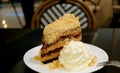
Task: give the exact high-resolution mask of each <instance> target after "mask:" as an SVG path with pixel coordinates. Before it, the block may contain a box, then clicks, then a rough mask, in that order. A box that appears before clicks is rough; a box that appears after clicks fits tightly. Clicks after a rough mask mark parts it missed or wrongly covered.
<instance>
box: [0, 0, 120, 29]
mask: <svg viewBox="0 0 120 73" xmlns="http://www.w3.org/2000/svg"><path fill="white" fill-rule="evenodd" d="M34 1H35V3H34V10H35V9H36V8H37V7H38V6H39V5H40V2H41V1H44V0H34ZM81 1H84V2H85V3H86V5H88V7H89V8H90V9H91V10H92V11H93V12H94V15H95V17H96V20H97V26H98V27H104V28H105V27H112V28H115V27H120V6H119V5H120V1H119V0H81ZM28 2H29V1H28ZM25 25H26V23H25V18H24V13H23V10H22V6H21V3H20V1H19V0H0V28H24V27H25Z"/></svg>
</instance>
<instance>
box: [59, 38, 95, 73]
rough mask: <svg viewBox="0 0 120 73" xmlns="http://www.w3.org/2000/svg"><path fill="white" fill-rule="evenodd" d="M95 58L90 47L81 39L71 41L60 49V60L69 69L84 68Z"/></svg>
mask: <svg viewBox="0 0 120 73" xmlns="http://www.w3.org/2000/svg"><path fill="white" fill-rule="evenodd" d="M92 59H93V55H92V53H91V51H90V49H89V48H88V47H87V46H86V45H85V44H84V43H83V42H80V41H73V40H72V41H70V42H69V44H67V45H65V46H64V47H63V49H62V50H61V51H60V56H59V59H58V60H59V61H60V63H61V64H62V65H63V66H64V67H65V69H67V70H69V71H77V70H84V69H86V68H88V67H89V64H90V63H91V61H92Z"/></svg>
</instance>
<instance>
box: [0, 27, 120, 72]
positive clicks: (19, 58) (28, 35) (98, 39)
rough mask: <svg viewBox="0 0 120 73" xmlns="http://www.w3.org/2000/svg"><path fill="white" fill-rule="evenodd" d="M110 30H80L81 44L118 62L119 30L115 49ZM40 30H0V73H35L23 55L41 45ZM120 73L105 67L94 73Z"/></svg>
mask: <svg viewBox="0 0 120 73" xmlns="http://www.w3.org/2000/svg"><path fill="white" fill-rule="evenodd" d="M113 30H114V29H112V28H102V29H98V30H82V36H83V40H82V41H83V42H85V43H89V44H93V45H96V46H98V47H100V48H102V49H103V50H105V51H106V52H107V53H108V55H109V59H110V60H118V61H120V29H118V39H117V43H116V47H114V48H112V36H113ZM42 31H43V30H41V29H35V30H32V29H0V50H1V51H0V73H36V72H35V71H33V70H31V69H29V68H28V67H27V66H26V65H25V64H24V62H23V56H24V54H25V53H26V52H27V51H28V50H29V49H31V48H33V47H35V46H38V45H41V44H42V42H41V38H42ZM116 72H117V73H120V68H117V67H114V66H106V67H104V68H102V69H100V70H98V71H96V72H94V73H116Z"/></svg>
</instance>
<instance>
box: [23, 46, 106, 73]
mask: <svg viewBox="0 0 120 73" xmlns="http://www.w3.org/2000/svg"><path fill="white" fill-rule="evenodd" d="M86 45H87V46H88V47H89V48H90V50H91V52H92V53H93V54H94V55H96V56H97V62H96V63H95V65H94V66H92V67H89V68H88V69H85V70H84V71H75V72H69V71H66V70H65V69H62V68H59V69H55V70H49V68H48V67H46V66H42V65H41V64H40V62H36V61H35V60H34V59H33V58H34V56H37V55H38V54H39V51H40V48H41V47H42V45H40V46H37V47H34V48H32V49H30V50H29V51H27V52H26V53H25V55H24V57H23V60H24V63H25V64H26V65H27V66H28V67H29V68H31V69H32V70H34V71H36V72H40V73H91V72H94V71H97V70H99V69H101V68H102V67H103V66H100V67H97V66H96V64H98V63H100V62H104V61H108V55H107V53H106V52H105V51H104V50H102V49H101V48H99V47H96V46H94V45H90V44H86Z"/></svg>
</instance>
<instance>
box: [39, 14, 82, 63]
mask: <svg viewBox="0 0 120 73" xmlns="http://www.w3.org/2000/svg"><path fill="white" fill-rule="evenodd" d="M71 40H77V41H81V40H82V34H81V27H80V22H79V19H78V18H77V17H75V16H74V15H73V14H64V15H63V16H62V17H60V18H59V19H57V20H56V21H54V22H53V23H51V24H48V25H47V26H45V28H44V31H43V38H42V42H43V46H42V48H41V50H40V56H41V61H42V62H43V63H45V62H49V61H53V60H54V59H57V58H58V56H59V53H60V50H61V49H62V48H63V46H64V45H65V43H66V42H69V41H71Z"/></svg>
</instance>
